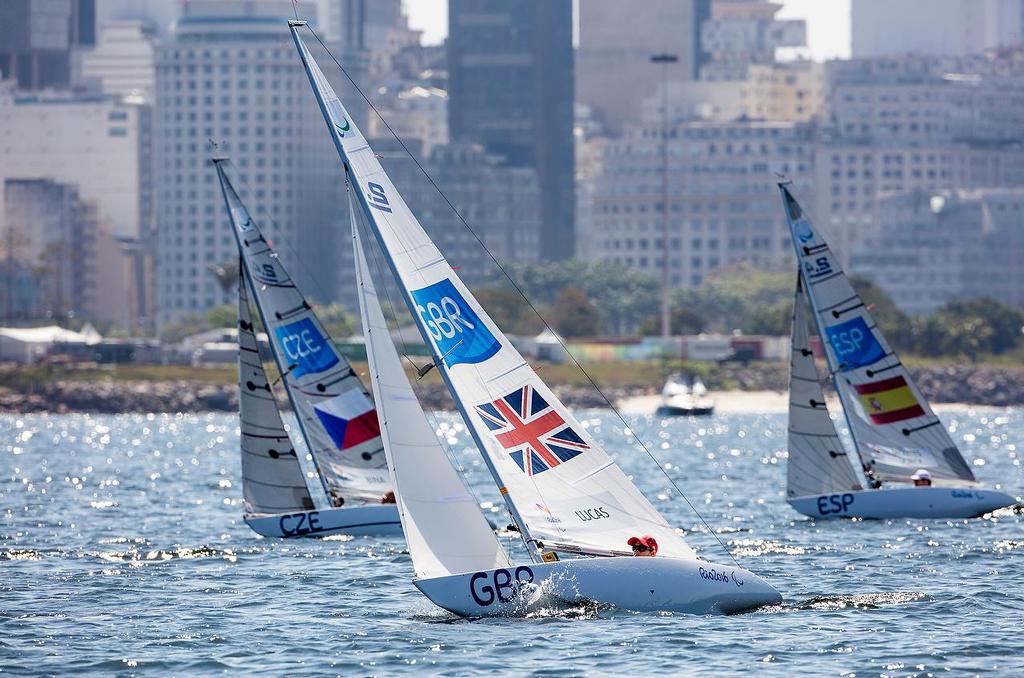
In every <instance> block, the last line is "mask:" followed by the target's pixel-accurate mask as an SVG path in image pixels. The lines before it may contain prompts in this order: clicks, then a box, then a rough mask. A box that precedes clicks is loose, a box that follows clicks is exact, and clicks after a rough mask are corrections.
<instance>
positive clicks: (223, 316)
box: [206, 304, 238, 327]
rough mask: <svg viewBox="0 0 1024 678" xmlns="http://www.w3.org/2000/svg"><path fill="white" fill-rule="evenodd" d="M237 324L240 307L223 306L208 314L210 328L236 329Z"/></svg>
mask: <svg viewBox="0 0 1024 678" xmlns="http://www.w3.org/2000/svg"><path fill="white" fill-rule="evenodd" d="M237 322H238V307H237V306H235V305H234V304H221V305H220V306H214V307H213V308H211V309H210V310H209V311H207V312H206V325H207V326H208V327H234V326H235V324H236V323H237Z"/></svg>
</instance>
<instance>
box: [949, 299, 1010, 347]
mask: <svg viewBox="0 0 1024 678" xmlns="http://www.w3.org/2000/svg"><path fill="white" fill-rule="evenodd" d="M936 315H937V316H938V317H939V318H940V319H943V320H947V321H950V322H955V321H956V319H958V318H959V319H963V320H964V321H967V322H970V320H969V319H973V320H974V321H976V323H977V324H979V326H982V327H984V328H985V335H986V339H985V346H984V351H985V352H987V353H997V354H998V353H1005V352H1007V351H1010V350H1013V349H1014V348H1016V347H1017V346H1019V345H1020V343H1021V339H1022V336H1021V329H1022V327H1024V311H1021V310H1020V309H1018V308H1015V307H1013V306H1009V305H1007V304H1004V303H1002V302H1001V301H997V300H995V299H992V298H991V297H986V298H982V299H970V300H962V301H951V302H949V303H947V304H946V305H944V306H943V307H942V308H940V309H939V310H938V312H937V313H936Z"/></svg>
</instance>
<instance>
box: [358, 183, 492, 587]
mask: <svg viewBox="0 0 1024 678" xmlns="http://www.w3.org/2000/svg"><path fill="white" fill-rule="evenodd" d="M349 218H350V220H351V223H352V247H353V250H354V252H355V262H356V282H357V285H358V288H359V310H360V316H361V319H362V323H363V334H364V335H365V337H366V357H367V360H368V361H369V365H370V384H371V385H372V387H373V396H374V402H376V403H377V412H378V414H379V415H380V424H381V437H382V438H383V442H384V450H385V452H386V454H387V459H388V467H389V468H390V469H391V481H392V484H393V486H394V488H395V495H396V498H397V501H398V510H399V513H400V514H401V517H402V530H403V531H404V532H405V540H406V543H407V544H408V545H409V554H410V556H411V557H412V563H413V568H414V569H415V571H416V576H417V577H420V578H427V577H441V576H445V575H449V574H456V573H460V572H473V571H479V570H489V569H493V568H496V567H509V566H510V565H511V563H510V561H509V559H508V555H507V554H506V553H505V550H504V549H502V547H501V545H500V544H499V543H498V539H497V537H495V536H494V531H493V530H492V529H491V526H490V525H488V524H487V521H486V520H485V519H484V516H483V514H482V513H481V512H480V509H479V508H478V507H477V505H476V501H475V500H474V499H473V496H472V495H471V494H470V493H469V492H468V491H467V490H466V487H465V485H463V483H462V481H461V480H460V479H459V477H458V475H456V473H455V469H454V468H452V465H451V463H450V462H449V461H448V457H447V456H446V455H445V452H444V449H442V448H441V444H440V443H439V442H438V439H437V436H436V435H435V433H434V430H433V428H432V427H431V426H430V423H429V422H428V421H427V417H426V415H425V414H424V413H423V408H422V407H421V406H420V404H419V401H418V400H417V399H416V394H415V393H414V392H413V389H412V385H411V384H410V383H409V379H408V378H407V377H406V375H405V372H404V371H403V369H402V363H401V360H400V359H399V357H398V351H397V350H396V349H395V345H394V343H392V341H391V336H390V334H389V332H388V325H387V322H386V321H385V320H384V314H383V312H382V311H381V307H380V301H379V299H378V298H377V291H376V289H375V288H374V285H373V280H372V278H371V277H370V271H369V267H368V266H367V264H366V257H365V255H364V253H363V247H362V243H361V242H360V238H359V232H358V227H357V225H356V220H355V212H354V211H353V207H352V203H351V198H350V199H349Z"/></svg>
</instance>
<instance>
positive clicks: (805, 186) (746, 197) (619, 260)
mask: <svg viewBox="0 0 1024 678" xmlns="http://www.w3.org/2000/svg"><path fill="white" fill-rule="evenodd" d="M661 139H662V136H661V121H660V116H651V117H650V118H648V119H646V120H642V121H639V122H637V123H634V124H632V125H627V127H626V129H625V132H624V134H623V136H622V137H620V138H618V139H609V140H606V141H605V142H603V144H602V145H601V146H600V150H599V152H598V158H597V160H596V161H595V162H594V167H591V168H590V171H591V172H592V176H591V177H590V178H589V180H588V181H587V182H586V189H585V190H584V191H583V193H582V194H581V205H580V224H581V229H580V233H579V243H578V249H579V251H580V256H581V258H584V259H587V260H588V261H606V262H609V263H614V264H620V265H623V266H627V267H629V268H633V269H636V270H638V271H640V272H643V273H647V274H649V275H652V276H660V274H661V267H662V255H663V253H664V251H665V249H664V248H665V247H667V248H668V252H669V258H668V261H669V283H670V285H672V286H673V287H690V286H695V285H699V284H701V282H703V280H704V278H705V277H706V276H707V275H708V274H709V273H711V272H712V271H714V270H715V269H716V268H719V267H722V266H728V265H730V264H735V263H738V262H748V263H751V264H753V265H755V266H758V267H761V268H782V267H784V266H787V265H791V263H790V262H791V261H792V245H791V244H790V242H789V236H788V233H787V229H786V224H785V219H784V216H783V213H782V209H781V207H780V205H779V197H778V191H777V190H776V189H775V181H776V179H777V176H778V174H782V175H785V176H787V177H789V178H790V179H792V180H793V181H794V184H795V189H794V190H795V191H796V192H797V193H798V194H799V195H800V197H801V199H803V200H806V201H808V202H809V201H810V200H811V199H812V195H813V184H812V183H811V182H812V178H813V162H814V127H813V126H812V125H809V124H802V123H792V122H756V121H746V120H738V121H733V122H701V121H687V120H683V121H676V120H672V121H670V125H669V128H668V135H667V142H666V143H667V156H668V181H667V185H668V194H667V196H666V197H667V205H668V210H669V240H668V243H663V239H662V215H663V210H662V205H663V204H666V203H665V202H663V198H662V180H661V176H662V170H661V168H662V164H661V153H660V146H661Z"/></svg>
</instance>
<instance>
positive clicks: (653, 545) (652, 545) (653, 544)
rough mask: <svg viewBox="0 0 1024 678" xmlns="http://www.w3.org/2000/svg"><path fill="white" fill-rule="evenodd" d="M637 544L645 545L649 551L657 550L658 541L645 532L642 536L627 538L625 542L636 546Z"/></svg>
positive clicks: (654, 551) (655, 551)
mask: <svg viewBox="0 0 1024 678" xmlns="http://www.w3.org/2000/svg"><path fill="white" fill-rule="evenodd" d="M638 544H639V545H642V546H646V547H647V548H648V549H650V551H651V553H657V552H658V542H657V541H656V540H655V539H654V537H652V536H650V535H647V534H645V535H644V536H642V537H630V538H629V540H628V541H627V542H626V545H627V546H636V545H638Z"/></svg>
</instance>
